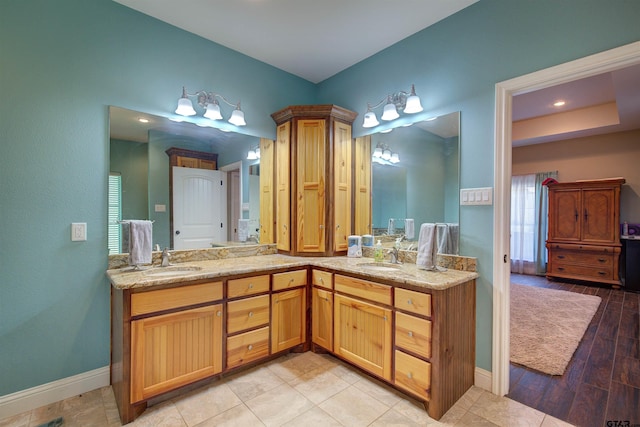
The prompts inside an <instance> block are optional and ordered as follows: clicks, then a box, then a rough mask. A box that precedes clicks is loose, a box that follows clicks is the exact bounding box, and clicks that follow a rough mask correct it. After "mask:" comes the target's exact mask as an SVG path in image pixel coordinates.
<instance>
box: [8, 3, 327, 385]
mask: <svg viewBox="0 0 640 427" xmlns="http://www.w3.org/2000/svg"><path fill="white" fill-rule="evenodd" d="M0 58H2V59H1V60H0V61H1V65H0V92H1V93H2V101H1V102H0V129H1V130H2V140H1V142H0V197H1V202H0V221H1V222H2V223H3V224H4V225H3V230H4V232H3V235H2V237H1V238H0V378H1V380H0V396H2V395H5V394H9V393H13V392H16V391H19V390H24V389H27V388H30V387H34V386H37V385H41V384H44V383H47V382H50V381H54V380H58V379H60V378H65V377H69V376H72V375H75V374H78V373H82V372H86V371H90V370H92V369H96V368H100V367H104V366H107V365H108V364H109V283H108V281H107V279H106V276H105V270H106V268H107V204H106V203H107V175H108V171H109V141H108V136H109V126H108V106H109V105H116V106H119V107H124V108H128V109H132V110H138V111H145V112H149V113H152V114H156V115H166V114H167V113H168V112H171V111H173V110H174V109H175V104H176V101H177V98H178V97H179V96H180V93H181V89H182V86H183V85H185V86H186V87H187V88H188V89H190V90H193V91H195V90H198V89H208V90H215V91H217V92H220V93H222V94H224V95H225V96H227V97H229V98H231V99H241V100H242V108H243V110H244V112H245V116H246V120H247V123H248V126H247V127H246V128H245V129H243V130H244V131H245V132H247V133H248V134H251V135H255V136H267V137H271V138H273V137H275V124H274V123H273V120H272V119H271V117H270V113H272V112H274V111H277V110H279V109H281V108H284V107H286V106H287V105H290V104H308V103H315V102H316V92H317V88H316V86H315V85H313V84H311V83H309V82H307V81H305V80H302V79H299V78H297V77H294V76H292V75H291V74H288V73H285V72H282V71H280V70H277V69H275V68H273V67H271V66H269V65H266V64H264V63H262V62H259V61H256V60H253V59H251V58H248V57H246V56H244V55H241V54H239V53H237V52H234V51H231V50H229V49H227V48H224V47H222V46H220V45H217V44H214V43H211V42H209V41H206V40H204V39H202V38H200V37H197V36H194V35H192V34H189V33H187V32H184V31H181V30H179V29H176V28H175V27H172V26H169V25H167V24H164V23H162V22H160V21H157V20H155V19H152V18H150V17H147V16H145V15H142V14H140V13H138V12H135V11H133V10H131V9H129V8H126V7H124V6H122V5H119V4H118V3H115V2H113V1H111V0H59V1H50V0H27V1H2V2H0ZM72 222H86V223H87V232H88V239H87V241H86V242H71V239H70V236H71V230H70V229H71V223H72Z"/></svg>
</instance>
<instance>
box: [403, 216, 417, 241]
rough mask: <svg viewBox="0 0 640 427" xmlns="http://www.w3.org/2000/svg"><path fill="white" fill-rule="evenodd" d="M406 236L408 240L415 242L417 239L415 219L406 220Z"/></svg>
mask: <svg viewBox="0 0 640 427" xmlns="http://www.w3.org/2000/svg"><path fill="white" fill-rule="evenodd" d="M404 236H405V238H406V239H407V240H413V239H415V237H416V230H415V227H414V225H413V218H407V219H405V220H404Z"/></svg>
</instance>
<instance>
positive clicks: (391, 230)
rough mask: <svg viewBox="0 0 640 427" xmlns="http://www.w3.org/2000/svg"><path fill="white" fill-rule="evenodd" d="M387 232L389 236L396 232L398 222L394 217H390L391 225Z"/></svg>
mask: <svg viewBox="0 0 640 427" xmlns="http://www.w3.org/2000/svg"><path fill="white" fill-rule="evenodd" d="M387 234H388V235H389V236H391V235H394V234H396V222H395V220H394V219H393V218H389V225H388V226H387Z"/></svg>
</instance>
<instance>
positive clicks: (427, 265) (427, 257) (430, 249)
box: [416, 223, 438, 270]
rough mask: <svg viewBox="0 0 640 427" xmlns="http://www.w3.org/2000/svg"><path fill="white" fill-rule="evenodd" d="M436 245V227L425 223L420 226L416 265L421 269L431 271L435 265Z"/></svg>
mask: <svg viewBox="0 0 640 427" xmlns="http://www.w3.org/2000/svg"><path fill="white" fill-rule="evenodd" d="M437 252H438V244H437V242H436V225H435V224H431V223H425V224H422V225H420V235H419V236H418V254H417V257H416V265H417V266H418V268H422V269H427V270H429V269H433V268H434V267H435V265H436V256H437Z"/></svg>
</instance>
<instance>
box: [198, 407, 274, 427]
mask: <svg viewBox="0 0 640 427" xmlns="http://www.w3.org/2000/svg"><path fill="white" fill-rule="evenodd" d="M240 426H241V427H264V424H263V423H262V421H260V420H259V419H258V417H256V416H255V414H254V413H253V412H251V410H250V409H249V408H247V406H246V405H245V404H240V405H238V406H234V407H233V408H231V409H229V410H227V411H225V412H223V413H221V414H219V415H216V416H215V417H213V418H209V419H208V420H205V421H203V422H202V423H200V424H198V425H197V427H240Z"/></svg>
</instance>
